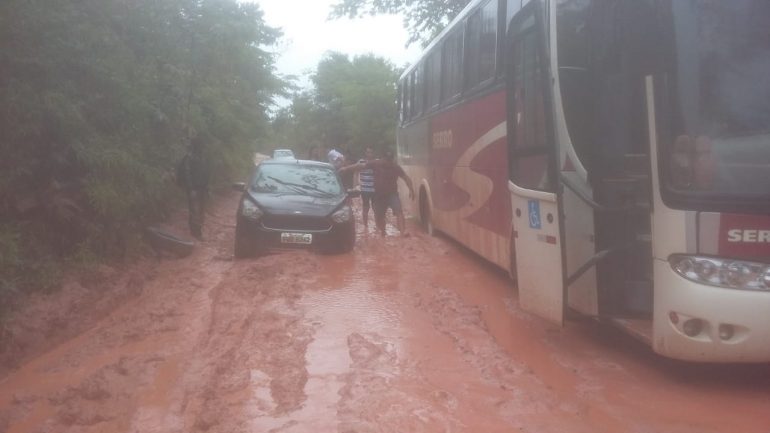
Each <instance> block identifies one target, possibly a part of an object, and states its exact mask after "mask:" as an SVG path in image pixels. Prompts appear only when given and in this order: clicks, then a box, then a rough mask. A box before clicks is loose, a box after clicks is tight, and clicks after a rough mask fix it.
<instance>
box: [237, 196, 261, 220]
mask: <svg viewBox="0 0 770 433" xmlns="http://www.w3.org/2000/svg"><path fill="white" fill-rule="evenodd" d="M263 214H264V212H262V209H260V208H259V206H257V205H256V204H254V203H253V202H252V201H251V200H244V201H243V205H242V206H241V215H243V217H244V218H248V219H250V220H258V219H260V218H262V215H263Z"/></svg>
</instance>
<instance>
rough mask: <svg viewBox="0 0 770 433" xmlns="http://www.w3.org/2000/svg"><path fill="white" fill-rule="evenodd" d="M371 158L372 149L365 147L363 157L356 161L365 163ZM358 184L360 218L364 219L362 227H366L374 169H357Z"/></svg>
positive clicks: (371, 198) (371, 196) (367, 225)
mask: <svg viewBox="0 0 770 433" xmlns="http://www.w3.org/2000/svg"><path fill="white" fill-rule="evenodd" d="M372 160H374V150H372V148H371V147H367V148H366V153H364V159H362V160H360V161H358V162H359V164H366V163H367V162H369V161H372ZM358 185H359V187H360V188H361V204H362V205H363V214H362V218H363V220H364V228H368V227H369V209H371V207H372V201H373V200H374V170H373V169H371V168H365V169H363V170H361V171H359V172H358Z"/></svg>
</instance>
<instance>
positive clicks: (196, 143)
mask: <svg viewBox="0 0 770 433" xmlns="http://www.w3.org/2000/svg"><path fill="white" fill-rule="evenodd" d="M204 146H205V143H204V139H203V137H202V136H200V135H196V136H195V137H194V138H193V139H192V140H191V141H190V145H189V147H188V149H187V154H186V155H185V156H184V158H183V159H182V161H181V162H180V164H179V167H177V179H178V180H179V183H180V185H182V186H183V187H184V188H185V191H186V192H187V207H188V212H189V219H188V223H189V225H190V234H191V235H193V236H194V237H195V238H196V239H198V240H202V239H203V215H204V207H205V204H206V197H207V196H208V190H209V166H208V160H207V159H206V157H205V155H204Z"/></svg>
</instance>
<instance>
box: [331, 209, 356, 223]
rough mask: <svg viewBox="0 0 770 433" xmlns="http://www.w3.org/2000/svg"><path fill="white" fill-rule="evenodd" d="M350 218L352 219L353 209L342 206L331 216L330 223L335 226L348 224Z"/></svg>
mask: <svg viewBox="0 0 770 433" xmlns="http://www.w3.org/2000/svg"><path fill="white" fill-rule="evenodd" d="M351 218H353V209H351V208H350V206H343V207H341V208H340V209H339V210H338V211H337V212H334V213H333V214H332V221H334V222H335V223H337V224H340V223H345V222H348V221H350V220H351Z"/></svg>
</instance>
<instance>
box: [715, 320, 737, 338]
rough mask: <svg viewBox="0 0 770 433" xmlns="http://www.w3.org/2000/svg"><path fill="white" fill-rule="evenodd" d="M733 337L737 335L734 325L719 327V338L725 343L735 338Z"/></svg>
mask: <svg viewBox="0 0 770 433" xmlns="http://www.w3.org/2000/svg"><path fill="white" fill-rule="evenodd" d="M733 335H735V328H734V327H733V325H726V324H724V323H723V324H721V325H719V338H720V339H722V340H723V341H727V340H729V339H731V338H733Z"/></svg>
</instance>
